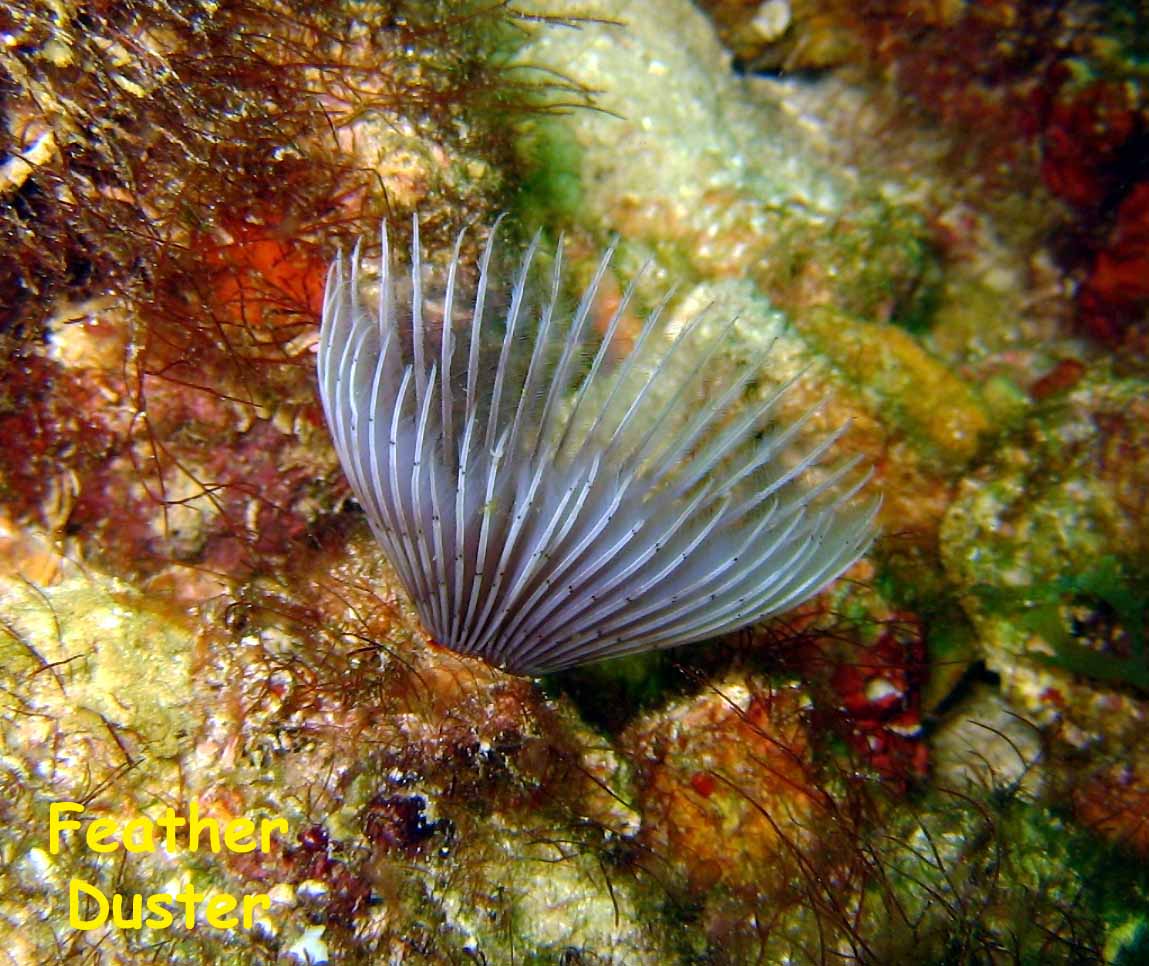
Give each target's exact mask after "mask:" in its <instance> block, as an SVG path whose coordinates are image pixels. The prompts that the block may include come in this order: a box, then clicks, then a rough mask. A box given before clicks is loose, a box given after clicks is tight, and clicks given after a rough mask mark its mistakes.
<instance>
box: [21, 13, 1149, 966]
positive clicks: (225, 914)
mask: <svg viewBox="0 0 1149 966" xmlns="http://www.w3.org/2000/svg"><path fill="white" fill-rule="evenodd" d="M1050 6H1051V7H1052V6H1056V7H1057V9H1056V11H1055V12H1050V13H1049V14H1048V15H1047V16H1043V17H1039V18H1037V20H1034V18H1035V17H1037V15H1036V14H1035V13H1034V12H1033V11H1032V10H1031V9H1030V5H1024V4H1013V3H1007V2H1004V0H1002V2H995V3H993V4H984V5H976V6H975V5H970V4H963V3H941V4H932V5H930V4H918V3H908V2H907V3H894V4H893V5H890V4H876V3H875V4H869V3H864V4H844V3H841V2H840V0H823V2H815V0H811V2H805V0H803V2H799V0H790V2H787V0H768V2H765V3H761V4H755V3H742V2H738V3H728V2H714V3H704V4H699V5H697V6H696V5H693V4H690V3H687V2H685V0H660V2H653V0H650V2H638V0H630V2H626V0H593V2H592V0H588V2H587V3H585V4H581V5H579V6H578V8H577V10H575V9H573V8H572V5H570V4H567V3H559V2H549V0H530V2H521V3H516V4H514V5H512V6H504V5H498V4H496V5H491V4H481V3H477V4H471V3H465V4H453V3H446V2H443V3H405V2H397V3H393V4H384V5H378V4H367V3H359V2H350V0H339V2H335V0H332V2H327V3H319V4H304V3H302V2H299V3H291V2H285V3H275V2H271V3H269V2H266V0H242V2H236V3H230V4H215V3H204V4H198V3H188V4H168V3H166V2H165V3H159V4H156V5H154V6H153V7H150V8H148V9H143V8H138V7H134V6H128V7H123V8H119V7H114V8H113V7H104V6H99V5H95V6H88V5H71V4H67V3H65V4H55V3H46V2H45V3H40V2H38V0H27V2H25V3H23V4H19V5H17V6H16V8H15V10H14V12H12V13H6V14H4V15H2V17H3V19H2V20H0V25H2V30H3V33H2V39H3V48H2V50H0V107H2V109H3V112H4V120H5V131H4V140H3V142H2V144H0V148H2V154H0V197H2V202H3V205H2V207H0V246H2V250H3V265H2V267H0V359H2V360H3V362H2V364H3V367H4V369H3V377H2V381H0V650H2V653H3V660H2V661H0V706H2V709H3V710H2V717H0V720H2V725H3V727H2V730H0V741H2V745H3V751H2V755H3V758H2V761H3V769H2V770H0V782H2V787H3V795H2V796H0V809H2V814H3V825H2V827H0V877H2V880H3V883H4V888H3V891H2V892H0V933H2V935H3V941H2V942H0V958H7V960H8V961H10V962H12V963H25V962H60V963H64V962H69V963H70V962H84V963H105V962H106V963H115V962H144V961H149V960H161V961H166V962H187V963H199V962H220V963H226V962H235V963H272V962H286V963H291V962H296V963H304V962H320V961H329V962H340V963H344V962H346V963H357V962H363V963H367V962H413V963H435V964H438V963H458V962H486V963H510V962H528V963H552V962H553V963H565V964H576V963H583V964H597V963H602V964H606V963H618V964H623V963H625V964H637V963H652V964H653V963H683V964H686V963H700V962H707V963H743V962H766V963H775V962H777V963H781V962H799V963H804V962H811V963H822V962H831V961H834V962H842V961H845V962H861V963H870V962H880V963H887V962H919V963H927V962H937V963H941V962H946V963H953V962H961V963H966V962H968V963H974V962H977V963H981V962H1043V963H1047V962H1048V963H1053V962H1092V961H1111V962H1122V963H1133V962H1137V961H1140V959H1141V958H1143V957H1145V956H1146V955H1149V921H1147V920H1149V917H1147V916H1146V913H1145V909H1146V908H1147V901H1149V875H1147V874H1146V872H1145V867H1146V866H1145V859H1146V857H1147V856H1149V820H1147V819H1146V815H1147V814H1149V737H1147V735H1149V732H1147V731H1146V728H1145V721H1146V717H1147V715H1149V650H1147V647H1149V644H1147V639H1146V635H1147V634H1149V617H1147V603H1146V602H1147V599H1149V578H1147V577H1146V573H1147V568H1146V561H1147V560H1149V547H1147V545H1146V539H1147V538H1146V535H1145V534H1146V531H1145V527H1144V520H1145V515H1146V505H1147V500H1149V497H1147V493H1149V455H1147V454H1149V438H1147V435H1146V434H1147V430H1146V428H1145V427H1146V426H1149V364H1147V363H1146V356H1145V345H1146V343H1145V332H1146V330H1147V329H1149V326H1147V325H1146V322H1147V316H1146V311H1147V307H1149V295H1147V293H1146V292H1145V291H1144V280H1145V279H1146V278H1149V265H1147V264H1146V263H1147V262H1149V245H1147V244H1146V242H1145V239H1146V237H1149V236H1147V232H1146V227H1145V217H1144V215H1145V211H1146V210H1147V208H1149V206H1147V205H1145V204H1144V196H1145V190H1146V189H1145V185H1146V182H1144V181H1142V182H1138V181H1137V179H1136V177H1134V176H1132V175H1130V176H1128V177H1127V176H1126V174H1127V173H1128V172H1131V171H1132V172H1135V171H1138V170H1140V171H1142V172H1143V171H1144V152H1145V143H1146V137H1145V134H1146V132H1147V131H1149V94H1147V93H1146V91H1147V90H1149V88H1147V85H1149V78H1146V77H1145V71H1144V67H1143V66H1142V65H1143V64H1144V62H1145V61H1144V60H1143V58H1142V56H1141V55H1142V52H1141V51H1140V50H1139V49H1138V48H1137V41H1136V38H1137V37H1138V36H1139V34H1138V25H1139V24H1141V21H1142V20H1143V19H1144V14H1143V12H1142V13H1138V7H1137V5H1135V4H1129V5H1126V4H1113V5H1108V6H1104V7H1103V6H1098V5H1092V4H1088V3H1075V4H1065V5H1050ZM891 11H892V12H891ZM894 14H896V16H895V15H894ZM1138 17H1140V18H1141V20H1138ZM1145 35H1146V34H1140V36H1145ZM1034 38H1036V39H1034ZM1138 164H1140V165H1141V167H1138ZM500 211H504V212H508V213H509V216H510V217H509V218H508V219H507V224H508V226H510V227H509V229H508V231H509V233H510V234H512V235H517V236H518V237H519V238H520V239H525V238H526V237H529V234H530V232H531V231H533V230H535V229H536V228H537V229H541V230H542V231H543V233H544V236H545V238H546V239H547V240H548V241H549V242H550V243H551V247H552V249H553V245H554V243H557V239H558V237H559V235H560V234H562V235H563V236H564V238H565V251H566V257H567V260H568V262H569V266H570V267H569V271H568V275H569V285H570V287H571V289H572V291H577V290H578V289H579V288H580V287H581V285H582V284H584V283H585V281H586V280H587V278H588V277H589V275H590V273H591V272H592V271H593V269H594V265H595V264H596V261H597V257H598V254H599V252H600V251H601V250H602V248H603V247H605V246H606V245H607V244H609V243H610V241H611V239H612V238H613V237H616V236H617V238H618V239H619V242H618V244H619V247H618V255H617V258H616V262H615V267H614V268H613V269H612V275H611V276H610V277H608V279H607V280H606V282H605V284H604V288H603V291H604V304H603V305H602V306H597V307H596V309H595V316H596V318H597V317H599V316H601V317H603V318H606V317H609V314H610V311H611V302H612V300H616V299H617V298H618V297H619V295H620V293H621V292H622V290H623V288H624V287H625V285H626V284H627V282H628V281H629V280H630V279H631V278H632V277H634V276H635V275H636V274H637V272H638V270H639V268H640V267H641V266H642V265H643V264H644V263H646V262H648V261H649V262H650V264H651V267H650V269H649V270H648V271H647V273H646V274H645V275H644V276H643V279H642V281H641V282H640V284H639V286H638V289H637V292H636V296H635V303H634V304H635V307H634V309H633V316H634V318H633V320H631V319H629V318H628V319H626V320H624V321H625V323H626V324H625V325H623V326H622V327H621V330H620V332H621V334H620V338H621V339H623V340H625V339H627V338H633V337H634V335H635V334H636V332H637V327H638V326H639V325H640V324H641V320H642V317H643V314H644V312H645V311H648V310H649V309H650V308H651V307H652V306H653V305H655V304H656V303H657V302H658V300H659V299H660V298H661V297H662V295H663V294H664V293H665V292H666V291H667V290H668V289H669V288H670V286H671V285H677V289H676V294H675V297H674V299H673V301H672V302H671V303H670V306H669V308H668V314H669V325H670V326H671V327H672V328H673V327H674V326H676V325H681V324H682V322H683V320H685V319H687V318H689V317H690V316H691V315H692V314H693V313H694V312H696V311H697V310H698V309H700V308H702V307H704V306H712V311H711V317H714V318H718V319H722V318H727V319H728V318H734V317H736V318H737V322H736V324H735V325H734V326H733V328H732V329H731V330H730V334H729V337H728V339H727V341H726V342H725V343H724V345H723V349H722V352H721V353H720V355H719V357H717V358H716V359H715V360H713V362H712V369H713V371H712V373H709V374H708V378H710V379H711V380H712V381H713V384H714V385H715V386H716V387H720V386H722V385H723V384H724V380H726V379H728V377H729V375H730V374H731V373H733V372H735V371H737V370H738V369H739V368H740V367H742V366H744V365H746V364H747V362H748V361H749V360H751V359H752V358H754V357H755V356H756V355H757V354H758V353H759V352H760V350H761V349H762V347H763V346H765V345H767V344H771V345H772V349H771V352H770V355H769V359H768V363H767V365H766V366H765V367H764V368H763V370H762V372H761V374H760V376H759V377H757V378H755V379H754V380H753V381H752V382H751V384H750V385H749V387H748V389H747V391H746V393H745V398H744V399H742V400H741V401H740V403H739V404H740V405H743V406H748V405H750V404H752V403H753V402H754V401H755V400H756V399H759V398H762V397H763V396H765V395H766V394H769V393H770V392H772V391H773V390H774V389H776V388H777V386H779V385H781V384H783V383H785V382H788V381H790V380H794V387H793V388H792V389H791V391H790V392H789V393H788V394H787V395H786V397H785V399H784V404H783V406H782V407H781V409H780V411H779V412H778V417H777V418H778V419H780V420H788V419H792V418H796V417H797V416H798V415H799V414H801V413H803V412H805V411H806V410H807V409H808V408H809V407H810V406H811V405H812V404H813V403H815V402H820V403H821V406H820V408H819V409H818V411H817V414H816V416H815V417H814V418H813V419H812V420H811V422H810V423H809V425H808V430H809V432H810V433H811V434H824V433H825V432H827V431H829V430H832V429H833V428H835V427H837V426H839V425H841V424H842V423H843V422H845V421H847V420H848V421H849V422H850V430H849V432H848V433H847V434H846V435H845V436H844V437H843V439H842V440H841V441H840V442H839V443H838V444H837V446H838V448H839V449H840V450H841V452H842V454H843V455H845V454H848V453H854V452H856V453H861V454H863V456H864V457H865V459H866V461H867V462H868V463H869V464H870V465H872V466H873V467H874V471H875V472H874V480H873V483H872V484H871V485H872V486H873V487H874V488H876V489H880V490H881V492H882V493H883V497H884V502H883V507H882V511H881V526H882V536H881V538H880V540H879V541H878V543H877V545H876V546H875V548H874V550H873V551H872V552H871V554H870V555H869V556H868V557H867V558H866V559H865V560H863V561H861V562H859V563H858V564H857V565H856V566H855V567H854V568H853V569H852V570H851V571H850V572H849V573H848V574H847V575H846V577H845V578H843V579H842V580H841V581H839V582H837V583H836V584H835V585H834V586H832V587H831V588H829V589H828V590H827V591H826V592H824V593H823V594H821V595H820V596H819V597H817V598H815V599H814V600H813V601H810V602H808V603H807V604H805V605H803V606H802V607H801V608H799V609H798V610H797V611H796V612H792V613H790V614H787V615H785V616H784V617H782V618H781V619H780V620H778V621H775V622H773V623H771V624H768V625H766V626H762V627H755V628H752V629H749V630H747V631H745V632H742V633H739V634H737V635H732V636H731V637H730V638H728V639H724V640H720V641H715V642H713V643H709V644H706V645H701V646H697V647H693V648H689V649H683V650H679V651H673V652H667V653H661V654H656V655H652V656H643V657H638V658H627V659H624V660H621V661H617V662H609V663H606V664H603V665H599V666H591V667H587V668H582V669H578V670H576V671H572V672H567V673H564V674H561V675H556V676H554V677H552V678H548V679H545V680H543V681H530V680H524V679H520V678H515V677H512V676H509V675H506V674H504V673H502V672H500V671H498V670H494V669H492V668H490V667H488V666H486V665H484V664H482V663H481V662H478V661H474V660H470V659H468V658H465V657H460V656H457V655H454V654H452V653H450V652H448V651H445V650H444V649H442V648H439V647H436V646H435V645H433V644H432V643H430V642H428V641H427V640H426V638H425V636H424V634H423V632H422V630H421V629H420V627H419V624H418V621H417V619H416V618H415V615H414V613H413V611H412V610H411V609H410V607H409V605H408V603H407V602H406V601H405V600H404V598H403V597H402V595H401V594H400V593H399V591H398V587H397V583H396V580H395V578H394V575H393V574H392V573H391V572H390V570H389V568H388V565H387V564H386V562H385V561H384V560H383V559H382V557H381V555H380V553H379V551H378V549H377V547H376V546H375V544H374V542H373V540H372V539H371V536H370V533H369V530H368V527H367V524H366V521H365V519H364V515H363V513H362V511H361V509H360V508H359V507H358V506H356V505H355V504H354V502H353V501H352V500H351V498H350V491H349V488H348V486H347V484H346V482H345V481H344V480H343V479H342V477H341V474H340V471H339V469H338V462H337V459H336V457H335V454H334V451H333V449H332V446H331V443H330V439H329V437H328V434H327V431H326V428H325V426H324V424H323V417H322V412H321V409H320V406H319V403H318V400H317V398H316V395H315V388H314V345H315V339H316V330H317V313H318V309H319V306H320V303H321V294H322V290H323V282H324V276H325V272H326V266H327V264H328V263H329V261H330V259H331V258H332V257H333V256H334V254H335V253H336V251H337V250H339V249H340V248H343V249H344V250H346V248H347V247H349V246H350V245H351V244H353V243H354V241H355V240H356V239H358V238H361V237H362V238H366V239H368V242H367V244H368V247H370V239H372V238H374V237H375V235H376V233H377V226H378V224H379V222H380V220H381V219H383V218H387V219H388V221H389V224H390V225H391V230H392V233H393V234H394V235H395V237H396V239H397V241H396V243H397V244H398V245H400V246H402V245H404V244H405V243H406V241H407V239H408V237H409V235H408V232H409V230H410V229H409V225H410V217H411V215H412V213H415V212H417V213H418V215H419V218H420V223H421V226H422V238H423V246H424V250H425V251H426V253H427V257H428V259H429V261H431V262H432V263H433V264H437V265H442V264H444V262H445V260H446V258H447V257H448V256H449V253H450V248H451V245H452V244H453V241H454V238H455V234H456V232H457V231H458V230H459V229H460V228H461V227H462V226H463V225H464V224H467V223H476V222H477V223H478V224H480V225H481V224H484V223H487V224H489V223H490V222H491V221H492V220H493V218H494V217H495V214H496V213H497V212H500ZM483 234H484V233H483V231H482V230H481V229H479V228H473V229H472V230H471V231H470V232H469V234H468V236H467V240H466V242H465V246H466V248H467V251H468V252H470V253H471V254H474V253H476V252H477V251H478V249H479V245H480V244H481V241H482V238H483ZM1142 269H1145V271H1144V273H1142ZM62 803H73V805H74V808H73V809H72V810H71V811H68V810H65V809H62V808H61V805H62ZM193 812H194V813H195V814H196V815H197V816H198V818H199V820H200V821H201V822H202V823H203V824H204V828H207V827H208V826H211V825H213V824H214V826H215V827H216V828H218V830H219V832H220V834H221V835H222V836H223V837H224V840H223V841H221V843H220V845H219V847H218V848H216V849H214V850H213V849H212V848H211V847H210V845H211V843H210V837H209V835H208V833H207V832H203V834H202V835H201V836H199V838H200V841H199V842H198V845H199V847H198V848H193V847H192V846H193V842H192V838H191V834H190V833H191V829H190V827H189V824H190V823H189V822H188V820H189V819H190V817H191V816H192V814H193ZM77 816H78V817H77ZM181 821H183V822H184V823H185V824H184V825H180V824H179V823H180V822H181ZM69 823H73V824H69ZM165 823H167V825H170V826H171V827H172V828H173V831H172V832H171V833H170V834H168V833H167V832H166V830H165V829H166V826H165ZM245 823H250V826H251V827H250V829H249V828H248V827H247V825H245ZM261 829H266V832H267V838H266V841H262V840H260V841H258V843H257V844H258V845H259V846H260V847H254V845H253V847H252V848H250V849H249V848H247V847H246V845H247V844H253V843H256V842H257V839H258V836H259V834H260V830H261ZM227 830H230V832H229V831H227ZM228 835H231V836H233V838H231V839H227V836H228ZM249 840H250V842H249ZM77 883H80V885H77ZM164 894H167V895H169V896H173V897H176V896H183V897H185V898H183V899H173V900H172V902H171V904H170V908H171V910H172V912H173V915H170V916H168V917H167V921H166V922H165V921H164V916H163V915H162V914H159V913H158V912H157V911H156V910H155V909H152V907H150V906H148V905H147V904H146V899H147V897H154V896H157V895H164ZM137 895H138V896H143V897H145V902H144V906H143V908H142V909H141V911H140V913H139V915H138V916H137V915H136V913H135V912H134V910H133V907H132V901H131V897H132V896H137ZM115 896H119V897H121V901H120V902H119V903H118V904H114V901H113V897H115ZM244 896H248V897H255V901H253V902H252V903H251V904H250V906H251V908H250V910H249V909H247V908H246V907H245V906H244V905H243V904H242V900H243V897H244ZM229 901H231V902H232V905H229ZM105 905H106V908H105ZM165 908H167V907H165ZM249 911H250V913H251V915H250V916H247V915H246V913H247V912H249ZM185 912H186V915H185ZM103 913H106V915H104V914H103ZM233 913H234V916H233V915H232V914H233ZM115 917H118V918H115ZM229 917H230V918H229ZM145 920H147V921H146V922H145Z"/></svg>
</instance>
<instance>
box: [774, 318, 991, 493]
mask: <svg viewBox="0 0 1149 966" xmlns="http://www.w3.org/2000/svg"><path fill="white" fill-rule="evenodd" d="M794 326H795V328H797V330H798V331H799V332H800V333H801V334H802V335H803V336H805V337H806V338H807V339H809V340H810V341H811V342H812V343H813V344H814V345H815V346H816V347H817V348H818V350H819V351H820V352H822V353H824V354H825V355H826V356H827V357H828V358H829V359H830V360H831V361H832V362H833V363H834V365H835V366H837V367H838V369H839V370H840V371H841V372H842V373H843V374H844V375H845V376H846V378H847V379H848V380H849V381H850V382H851V383H853V384H854V386H855V387H856V388H857V389H858V391H859V392H861V394H862V395H863V397H865V398H866V399H867V400H869V401H870V403H871V405H872V406H873V408H874V409H875V410H876V411H878V412H881V413H882V415H883V417H884V418H886V419H888V420H889V421H890V422H891V423H893V424H894V425H896V426H898V427H900V428H901V429H902V430H903V431H905V433H906V434H907V435H908V436H910V437H911V439H913V440H914V441H915V442H917V443H918V444H919V445H920V446H921V447H922V448H923V449H924V450H926V451H927V452H928V453H929V454H932V455H933V456H934V458H935V460H936V461H938V462H939V463H940V464H941V466H942V468H944V469H947V470H951V471H956V470H960V469H961V468H962V467H963V466H965V465H966V464H967V463H968V462H969V461H970V460H971V459H973V457H974V455H975V454H976V453H977V451H978V448H979V447H980V445H981V442H982V439H983V437H984V436H985V435H986V434H987V433H988V431H989V430H990V427H991V420H990V414H989V411H988V409H987V407H986V406H985V404H984V403H983V402H982V400H981V398H980V396H979V395H978V393H977V391H976V390H975V389H974V388H973V387H972V386H971V385H969V383H967V382H965V381H964V380H962V379H961V378H959V377H958V376H956V375H954V373H953V372H952V371H951V370H950V369H949V368H948V367H947V366H946V365H945V364H944V363H943V362H942V361H941V360H939V359H937V358H935V357H934V356H933V355H931V354H930V353H929V352H928V351H927V350H926V349H925V348H923V346H922V345H921V343H919V342H918V341H917V340H916V339H915V338H914V337H913V336H912V335H910V334H909V333H908V332H906V331H905V330H903V329H901V328H899V327H898V326H896V325H890V324H886V323H881V322H863V321H860V320H858V319H855V318H853V317H851V316H848V315H844V314H842V313H840V312H835V311H833V310H831V309H817V310H813V311H811V312H808V313H806V314H804V315H802V316H800V317H798V318H796V319H795V320H794Z"/></svg>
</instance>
